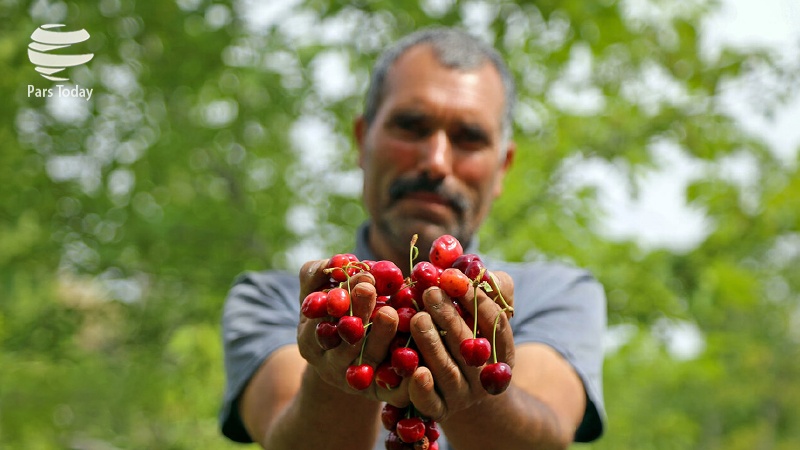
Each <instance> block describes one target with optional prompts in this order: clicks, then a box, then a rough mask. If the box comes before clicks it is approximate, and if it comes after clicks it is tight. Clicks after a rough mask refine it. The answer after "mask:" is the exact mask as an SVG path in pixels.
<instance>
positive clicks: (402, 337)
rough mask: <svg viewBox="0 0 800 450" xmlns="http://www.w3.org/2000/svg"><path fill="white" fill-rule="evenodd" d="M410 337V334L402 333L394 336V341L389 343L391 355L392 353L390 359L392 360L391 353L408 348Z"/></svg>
mask: <svg viewBox="0 0 800 450" xmlns="http://www.w3.org/2000/svg"><path fill="white" fill-rule="evenodd" d="M409 336H410V335H409V334H408V333H402V332H401V333H397V334H395V335H394V337H393V338H392V341H391V342H389V353H390V356H389V357H390V358H391V353H393V352H394V351H395V350H397V349H398V348H401V347H405V346H406V343H407V342H408V337H409Z"/></svg>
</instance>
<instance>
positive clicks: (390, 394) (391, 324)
mask: <svg viewBox="0 0 800 450" xmlns="http://www.w3.org/2000/svg"><path fill="white" fill-rule="evenodd" d="M327 264H328V260H319V261H309V262H307V263H306V264H304V265H303V268H302V269H301V271H300V291H301V299H300V300H301V301H302V299H303V298H305V296H306V295H308V294H309V293H311V292H313V291H315V290H318V289H320V287H322V286H324V285H325V284H326V283H327V280H328V279H329V278H330V276H329V275H328V274H326V273H325V272H324V270H325V268H326V267H327ZM349 285H350V292H351V302H352V308H353V315H354V316H357V317H360V318H361V320H362V321H363V323H364V324H367V323H369V320H370V315H371V313H372V310H373V308H374V307H375V301H376V298H377V294H376V292H375V278H374V277H373V276H372V275H371V274H369V273H368V272H362V273H359V274H357V275H355V276H353V277H352V278H351V279H350V281H349ZM322 320H325V319H308V318H306V317H304V316H301V317H300V324H299V325H298V328H297V345H298V347H299V349H300V354H301V355H302V356H303V358H305V360H306V361H308V364H309V365H310V366H312V367H313V368H314V369H315V370H316V371H317V373H318V374H319V376H320V378H321V379H322V380H324V381H325V382H327V383H328V384H331V385H333V386H336V387H337V388H339V389H341V390H343V391H345V392H349V393H352V394H361V395H364V396H366V397H368V398H371V399H373V400H377V401H384V402H388V403H392V404H393V405H396V406H405V405H407V404H408V403H409V397H408V383H409V380H408V379H404V380H403V382H402V383H401V384H400V386H398V387H396V388H394V389H391V390H389V389H384V388H381V387H379V386H378V385H377V384H376V383H372V384H371V385H370V387H369V388H367V389H365V390H363V391H358V390H355V389H353V388H352V387H350V386H349V385H348V384H347V381H346V380H345V373H346V371H347V367H348V366H350V365H353V364H359V354H360V353H361V347H362V343H363V341H359V342H356V343H355V344H353V345H350V344H348V343H347V342H344V341H343V342H342V343H341V344H339V345H338V346H337V347H336V348H333V349H330V350H324V349H323V348H322V347H321V346H320V344H319V342H318V341H317V337H316V331H315V329H316V326H317V324H318V323H319V322H320V321H322ZM397 323H398V317H397V312H396V311H395V310H394V309H393V308H391V307H382V308H381V309H380V310H378V312H377V313H376V314H375V316H374V317H373V319H372V324H371V325H370V326H369V333H368V334H367V335H366V336H365V337H364V338H362V340H363V339H366V340H367V342H366V343H365V344H364V353H363V356H362V357H361V358H360V360H361V363H364V364H369V365H370V366H372V367H373V368H375V367H377V366H378V364H380V363H381V362H382V361H384V360H385V359H387V357H388V356H387V355H388V352H389V345H390V344H391V342H392V339H393V338H394V336H395V334H396V332H397Z"/></svg>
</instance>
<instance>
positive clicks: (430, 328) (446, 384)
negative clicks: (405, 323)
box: [411, 312, 468, 398]
mask: <svg viewBox="0 0 800 450" xmlns="http://www.w3.org/2000/svg"><path fill="white" fill-rule="evenodd" d="M459 320H460V319H459ZM462 323H463V321H462ZM465 328H466V327H465ZM411 334H412V336H413V337H414V342H416V344H417V348H418V349H419V352H420V355H421V356H422V359H423V360H424V361H425V365H426V366H427V367H428V369H429V370H430V372H431V374H432V375H433V377H434V379H436V380H437V381H436V383H437V387H438V389H439V391H440V393H441V394H442V395H443V396H444V397H445V398H447V397H448V396H449V395H455V394H457V393H459V392H463V391H464V390H466V389H468V384H467V380H466V379H465V378H464V375H463V373H462V371H461V367H460V366H459V364H458V362H456V361H455V360H454V359H453V357H452V356H451V354H450V351H449V350H448V349H447V347H446V345H445V343H444V342H443V341H442V339H441V337H440V336H439V330H438V329H437V328H436V326H434V323H433V320H432V319H431V315H430V314H429V313H427V312H420V313H417V314H416V315H415V316H414V317H413V318H412V319H411ZM450 334H451V332H450V331H448V333H447V335H448V337H449V335H450ZM459 359H461V358H459Z"/></svg>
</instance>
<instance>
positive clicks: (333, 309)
mask: <svg viewBox="0 0 800 450" xmlns="http://www.w3.org/2000/svg"><path fill="white" fill-rule="evenodd" d="M416 239H417V236H416V235H415V236H414V237H413V238H412V241H411V251H410V258H409V264H410V266H411V274H410V276H409V277H407V278H404V277H403V272H402V271H401V270H400V268H399V267H397V265H396V264H395V263H393V262H392V261H386V260H382V261H366V260H365V261H359V260H358V258H357V257H356V256H355V255H353V254H344V253H343V254H337V255H334V256H333V257H332V258H331V259H330V261H329V263H328V266H327V268H326V269H325V272H326V273H328V274H329V275H330V283H329V284H328V285H327V287H325V288H323V289H320V290H318V291H314V292H312V293H310V294H308V295H307V296H306V297H305V299H304V300H303V302H302V306H301V312H302V314H303V315H304V316H305V317H307V318H309V319H321V320H320V321H319V322H318V324H317V326H316V329H315V332H316V338H317V342H318V343H319V345H320V346H321V347H322V348H323V349H326V350H329V349H332V348H335V347H337V346H338V345H339V344H341V342H342V341H346V342H347V343H348V344H350V345H355V344H356V343H358V342H359V341H361V342H362V346H361V355H360V356H359V359H358V362H357V363H356V364H353V365H351V366H349V367H348V368H347V371H346V373H345V379H346V380H347V383H348V384H349V385H350V387H352V388H353V389H356V390H364V389H367V388H368V387H369V386H370V385H371V384H372V383H373V381H374V382H375V383H376V384H377V385H378V386H380V387H382V388H386V389H394V388H396V387H398V386H399V385H400V383H401V382H402V380H403V378H404V377H408V376H411V374H413V373H414V371H415V370H416V369H417V367H419V365H420V364H421V361H420V356H419V353H418V352H417V349H416V345H415V343H414V340H413V338H412V336H411V332H410V324H411V319H412V317H414V315H415V314H417V313H418V312H419V311H422V310H424V303H423V302H422V294H423V293H424V292H425V290H426V289H428V288H430V287H432V286H437V287H439V288H440V289H441V290H442V291H444V293H445V294H447V295H448V296H449V297H450V298H451V299H452V300H453V304H454V305H455V307H456V311H458V313H459V315H460V316H461V317H462V318H463V319H464V321H465V322H466V324H467V325H468V326H469V327H470V329H471V330H472V333H473V334H472V338H468V339H464V340H463V341H462V342H461V345H460V348H459V351H460V354H461V357H462V358H463V359H464V362H465V363H466V364H468V365H470V366H474V367H481V366H483V367H482V369H481V372H480V381H481V385H482V386H483V388H484V389H485V390H486V391H487V392H488V393H490V394H492V395H497V394H500V393H502V392H504V391H505V390H506V389H507V388H508V386H509V384H510V383H511V367H510V366H509V365H508V364H506V363H504V362H498V361H497V354H496V351H495V349H494V347H495V345H494V341H495V335H496V331H497V323H498V320H499V318H500V314H504V313H506V312H509V313H513V308H512V307H511V306H510V305H508V304H507V303H506V301H505V299H504V298H503V296H502V293H501V292H500V290H499V289H497V284H496V282H495V280H494V278H493V277H492V275H491V274H490V272H489V271H488V270H486V267H485V266H484V264H483V261H482V260H481V259H480V257H478V256H477V255H475V254H465V253H464V250H463V247H462V246H461V243H460V242H459V241H458V239H456V238H455V237H453V236H450V235H443V236H440V237H439V238H437V239H436V240H434V242H433V244H432V245H431V248H430V251H429V253H428V259H429V261H420V262H418V263H416V264H414V260H415V259H416V257H417V256H418V253H419V250H418V249H417V247H416V246H415V244H416ZM363 271H366V272H369V273H370V274H372V276H373V278H374V279H375V291H376V293H377V299H376V302H375V307H374V309H373V311H372V316H371V317H374V315H375V313H376V312H377V311H378V310H379V309H380V308H382V307H384V306H391V307H393V308H394V309H395V310H396V311H397V315H398V318H399V322H398V325H397V334H396V335H395V337H394V339H393V341H392V344H391V345H390V348H389V352H388V355H387V358H386V360H384V361H383V362H381V363H380V364H379V365H378V366H377V367H376V368H373V367H372V366H370V365H369V364H365V363H362V356H363V351H364V344H365V343H366V340H367V338H368V328H369V326H370V325H371V322H369V323H367V324H364V323H363V321H362V320H361V318H360V317H357V316H354V315H353V307H352V303H351V296H350V291H349V282H348V281H349V279H350V278H351V277H353V276H355V275H357V274H358V273H360V272H363ZM470 288H472V289H473V294H474V295H473V302H474V307H473V308H472V310H473V311H477V301H478V296H477V290H478V289H482V290H484V291H485V292H487V293H492V295H493V296H494V297H495V298H496V300H498V301H499V303H500V304H501V306H502V310H501V311H500V312H499V313H498V315H497V317H495V320H494V329H493V332H492V341H491V342H490V341H489V340H488V339H487V338H485V337H483V336H479V331H478V327H477V317H476V316H472V315H471V314H470V313H469V312H468V311H467V309H465V308H463V307H462V305H461V303H459V301H462V300H463V298H464V296H465V295H466V294H467V292H468V291H469V290H470ZM490 357H491V358H492V362H490V363H487V362H488V361H489V358H490ZM381 421H382V423H383V425H384V427H386V429H387V430H389V436H388V438H387V439H386V448H387V449H388V450H395V449H397V450H401V449H422V450H436V449H438V448H439V445H438V443H437V442H436V440H437V439H438V437H439V430H438V427H437V424H436V422H435V421H433V420H430V419H428V418H425V417H422V415H421V414H419V412H418V411H417V410H416V409H415V408H414V405H409V406H407V407H404V408H399V407H396V406H393V405H390V404H386V405H384V407H383V410H382V412H381Z"/></svg>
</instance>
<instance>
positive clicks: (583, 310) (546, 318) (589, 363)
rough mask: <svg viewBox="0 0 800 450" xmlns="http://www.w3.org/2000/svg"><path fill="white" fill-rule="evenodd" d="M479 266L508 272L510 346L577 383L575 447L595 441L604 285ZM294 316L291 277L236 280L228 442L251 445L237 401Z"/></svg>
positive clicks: (227, 320)
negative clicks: (531, 348)
mask: <svg viewBox="0 0 800 450" xmlns="http://www.w3.org/2000/svg"><path fill="white" fill-rule="evenodd" d="M366 235H367V229H366V226H362V227H361V228H360V229H359V233H358V235H357V242H356V249H355V251H354V253H355V255H356V256H357V257H358V258H359V259H361V260H365V259H371V260H375V259H376V258H375V257H374V255H372V252H371V251H370V250H369V247H368V246H367V239H366ZM467 251H468V252H473V250H472V249H467ZM482 258H483V257H482ZM483 259H484V261H485V263H486V267H488V268H489V269H490V270H494V271H504V272H507V273H508V274H509V275H510V276H511V278H512V279H513V280H514V316H513V317H512V318H511V321H510V323H511V328H512V330H513V333H514V342H515V344H516V345H520V344H523V343H529V342H540V343H544V344H547V345H549V346H551V347H552V348H554V349H555V350H556V351H558V352H559V353H560V354H561V355H563V356H564V358H566V360H567V361H569V363H570V364H572V366H573V367H574V368H575V370H576V371H577V373H578V375H579V376H580V378H581V379H582V380H583V384H584V386H585V388H586V395H587V399H588V402H587V407H586V412H585V413H584V417H583V422H582V423H581V426H580V427H579V429H578V431H577V433H576V435H575V440H576V441H578V442H586V441H591V440H594V439H596V438H597V437H599V436H600V435H601V434H602V432H603V428H604V423H605V407H604V403H603V390H602V364H603V349H602V338H603V334H604V332H605V328H606V299H605V293H604V291H603V288H602V286H601V285H600V283H599V282H598V281H597V280H596V279H595V278H594V277H593V276H592V275H591V274H590V273H589V272H587V271H585V270H581V269H577V268H573V267H569V266H566V265H562V264H555V263H546V262H536V263H508V262H503V261H494V260H491V259H485V258H483ZM299 317H300V282H299V278H298V275H297V273H288V272H281V271H265V272H249V273H245V274H243V275H241V276H239V277H238V278H237V279H236V281H235V283H234V285H233V287H232V288H231V290H230V292H229V294H228V297H227V300H226V302H225V309H224V313H223V319H222V327H223V329H222V332H223V342H224V349H225V371H226V376H227V380H226V386H225V397H224V400H223V404H222V409H221V411H220V416H219V420H220V427H221V429H222V433H223V434H224V435H225V436H227V437H228V438H229V439H231V440H233V441H237V442H252V439H251V438H250V436H249V435H248V434H247V431H246V430H245V428H244V426H243V424H242V422H241V418H240V417H239V414H238V408H237V405H236V400H237V398H238V397H239V394H240V393H241V391H242V389H244V386H245V385H246V384H247V382H248V380H249V379H250V377H252V376H253V374H254V373H255V371H256V370H257V369H258V368H259V367H260V366H261V363H262V362H263V361H264V360H265V359H266V358H267V357H268V356H270V355H271V354H272V352H274V351H275V350H277V349H278V348H280V347H282V346H285V345H290V344H295V343H296V342H297V324H298V321H299ZM385 434H386V432H384V435H383V436H381V438H380V439H379V440H378V441H377V442H376V445H375V449H376V450H379V449H383V448H385V447H384V443H383V439H384V438H385ZM439 443H440V448H441V449H442V450H453V449H452V448H451V447H450V446H448V445H447V441H446V436H444V435H442V437H441V438H440V440H439Z"/></svg>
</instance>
